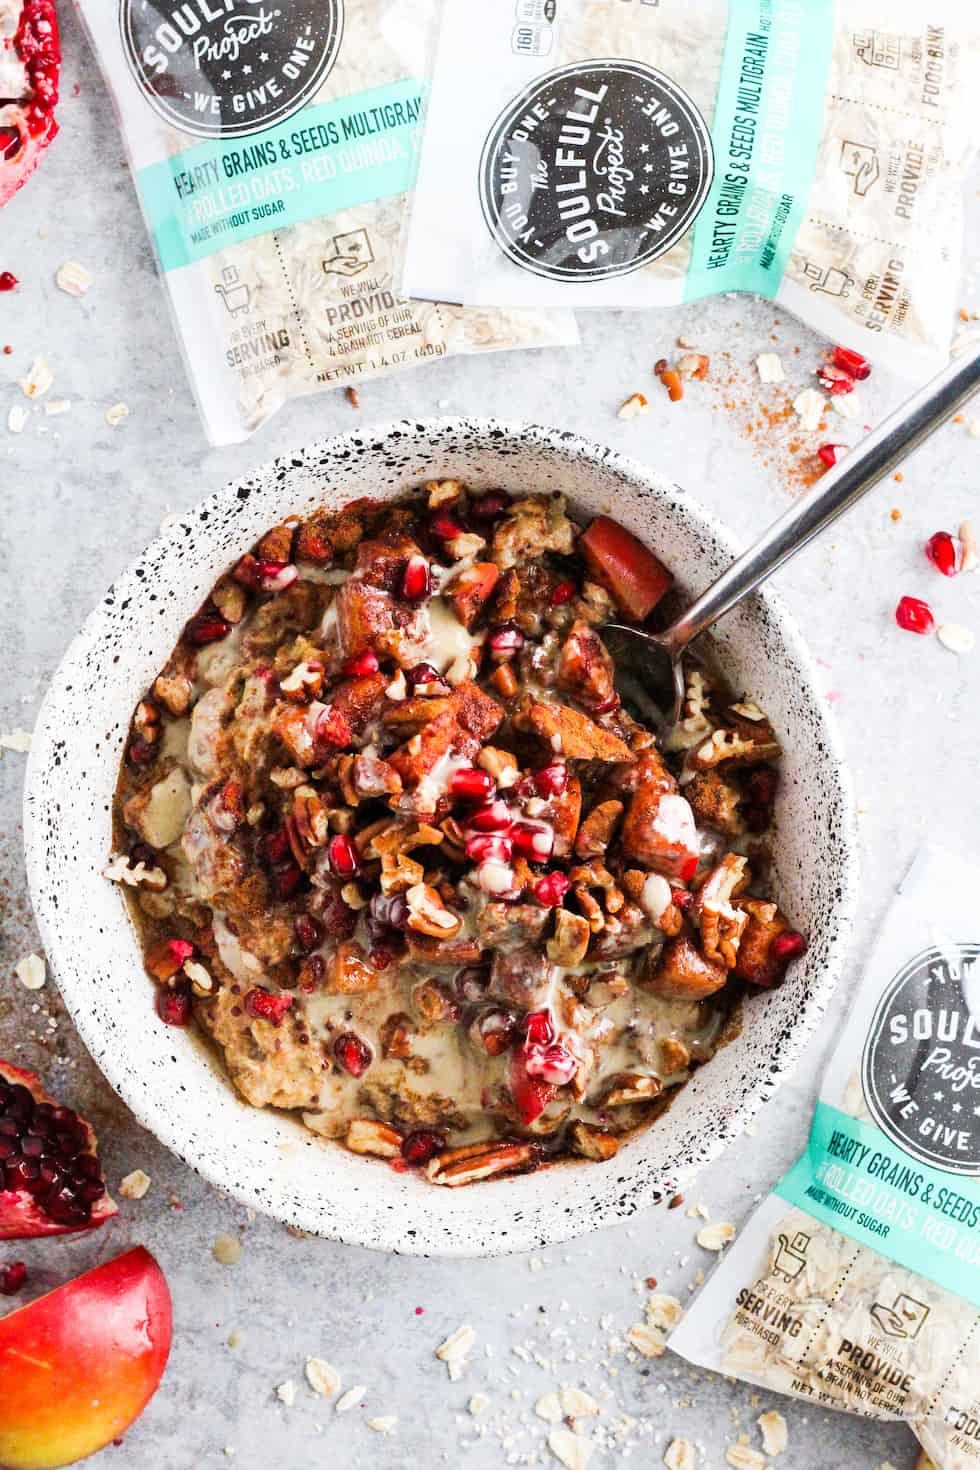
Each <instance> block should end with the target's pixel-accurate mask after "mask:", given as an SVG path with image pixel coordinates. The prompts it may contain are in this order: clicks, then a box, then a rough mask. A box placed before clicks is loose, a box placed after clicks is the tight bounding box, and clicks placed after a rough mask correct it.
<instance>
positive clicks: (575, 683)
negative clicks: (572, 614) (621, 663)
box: [558, 618, 615, 706]
mask: <svg viewBox="0 0 980 1470" xmlns="http://www.w3.org/2000/svg"><path fill="white" fill-rule="evenodd" d="M613 673H614V665H613V661H612V658H611V657H610V655H609V652H608V650H607V649H606V646H605V644H604V643H603V641H602V639H601V638H600V637H599V635H598V633H596V632H594V631H593V629H592V628H590V627H589V625H588V623H586V622H584V621H583V620H582V619H581V618H579V619H578V620H577V621H576V622H574V623H573V624H572V626H571V628H570V629H569V633H568V637H567V638H566V639H565V642H564V643H563V644H562V649H561V654H560V655H559V658H558V684H559V687H560V688H562V689H564V690H565V691H566V692H567V693H568V694H571V695H572V697H573V698H574V699H577V700H579V701H580V702H581V703H582V704H585V705H590V706H591V705H600V704H605V703H606V701H607V700H609V699H611V698H612V696H613V694H614V693H615V689H614V686H613Z"/></svg>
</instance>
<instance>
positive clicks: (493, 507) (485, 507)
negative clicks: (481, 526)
mask: <svg viewBox="0 0 980 1470" xmlns="http://www.w3.org/2000/svg"><path fill="white" fill-rule="evenodd" d="M509 509H510V496H509V495H505V494H504V492H503V491H502V490H491V491H489V492H488V493H487V494H486V495H481V496H479V497H478V498H477V499H476V500H471V501H470V515H471V516H472V517H473V519H474V520H476V521H496V520H498V519H499V518H500V517H501V516H502V515H506V514H507V512H508V510H509Z"/></svg>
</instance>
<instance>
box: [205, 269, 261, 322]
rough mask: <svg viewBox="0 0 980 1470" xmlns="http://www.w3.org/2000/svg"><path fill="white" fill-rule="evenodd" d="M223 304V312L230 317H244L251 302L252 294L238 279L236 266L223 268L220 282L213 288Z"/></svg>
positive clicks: (243, 282)
mask: <svg viewBox="0 0 980 1470" xmlns="http://www.w3.org/2000/svg"><path fill="white" fill-rule="evenodd" d="M214 289H215V290H216V291H217V293H218V295H219V296H220V297H221V299H222V301H223V302H224V303H225V311H227V312H229V313H230V314H231V315H232V316H238V315H239V313H241V315H242V316H244V315H245V314H246V313H247V311H248V308H249V306H250V305H251V301H252V292H251V289H250V287H249V286H248V285H247V284H246V282H245V281H241V280H239V278H238V268H237V266H233V265H228V266H225V268H224V270H223V271H222V272H221V280H220V281H219V282H218V284H217V285H216V286H215V288H214Z"/></svg>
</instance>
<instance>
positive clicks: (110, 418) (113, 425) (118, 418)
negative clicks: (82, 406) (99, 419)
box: [105, 403, 129, 429]
mask: <svg viewBox="0 0 980 1470" xmlns="http://www.w3.org/2000/svg"><path fill="white" fill-rule="evenodd" d="M128 418H129V404H128V403H114V404H112V406H111V407H110V408H107V409H106V411H105V421H106V423H107V424H108V425H109V428H110V429H118V427H119V425H120V424H121V423H122V421H123V419H128Z"/></svg>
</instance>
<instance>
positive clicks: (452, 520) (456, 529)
mask: <svg viewBox="0 0 980 1470" xmlns="http://www.w3.org/2000/svg"><path fill="white" fill-rule="evenodd" d="M463 529H464V528H463V526H462V525H461V524H460V522H459V521H458V520H457V519H456V517H455V516H454V515H453V514H452V512H451V511H448V510H442V511H439V513H438V514H437V515H434V516H433V517H432V518H431V520H430V521H429V530H430V531H431V532H432V534H433V536H435V537H436V538H437V539H438V540H439V541H453V540H455V538H456V537H457V536H462V534H463Z"/></svg>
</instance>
